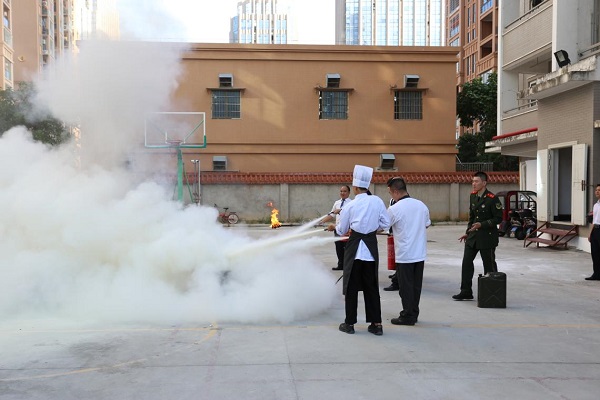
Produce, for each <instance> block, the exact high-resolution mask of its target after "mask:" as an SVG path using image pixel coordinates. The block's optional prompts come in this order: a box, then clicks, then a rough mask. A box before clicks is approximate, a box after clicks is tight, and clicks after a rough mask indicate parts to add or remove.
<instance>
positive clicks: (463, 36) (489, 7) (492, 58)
mask: <svg viewBox="0 0 600 400" xmlns="http://www.w3.org/2000/svg"><path fill="white" fill-rule="evenodd" d="M444 7H445V8H446V13H445V15H446V27H447V29H446V43H447V44H448V46H454V47H457V48H458V50H459V53H458V59H457V63H456V84H457V87H458V89H457V90H460V86H461V85H463V84H464V83H466V82H470V81H472V80H473V79H475V78H481V79H483V80H484V81H485V80H486V79H487V76H488V75H489V74H490V73H492V72H497V71H498V0H444ZM476 129H477V127H475V128H464V127H461V126H460V125H459V123H458V122H457V125H456V136H457V138H458V136H459V135H461V134H463V133H465V132H473V131H474V130H476Z"/></svg>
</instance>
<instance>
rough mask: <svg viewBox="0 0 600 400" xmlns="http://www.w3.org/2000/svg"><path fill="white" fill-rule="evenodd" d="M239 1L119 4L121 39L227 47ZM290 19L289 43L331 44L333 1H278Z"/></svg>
mask: <svg viewBox="0 0 600 400" xmlns="http://www.w3.org/2000/svg"><path fill="white" fill-rule="evenodd" d="M238 1H239V0H217V1H210V0H148V1H146V2H145V3H144V11H143V12H140V7H139V2H138V1H137V0H120V2H119V11H120V14H121V25H122V32H121V33H122V35H124V36H128V35H131V36H135V37H137V38H141V39H149V40H168V41H189V42H198V43H228V42H229V27H230V19H231V17H233V16H235V15H236V14H237V3H238ZM279 5H280V9H282V10H283V12H287V14H288V16H289V18H290V21H291V22H290V23H291V26H290V29H291V30H292V31H293V32H292V36H295V38H296V40H294V39H293V38H292V41H291V42H289V43H293V44H334V43H335V0H280V1H279Z"/></svg>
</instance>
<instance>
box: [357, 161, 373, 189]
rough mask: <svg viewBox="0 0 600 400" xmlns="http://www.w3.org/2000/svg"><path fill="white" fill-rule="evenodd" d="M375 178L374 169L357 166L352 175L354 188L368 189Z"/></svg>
mask: <svg viewBox="0 0 600 400" xmlns="http://www.w3.org/2000/svg"><path fill="white" fill-rule="evenodd" d="M372 177H373V168H371V167H365V166H364V165H355V166H354V173H353V174H352V186H356V187H360V188H365V189H368V188H369V185H370V184H371V178H372Z"/></svg>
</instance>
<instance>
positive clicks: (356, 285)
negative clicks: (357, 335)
mask: <svg viewBox="0 0 600 400" xmlns="http://www.w3.org/2000/svg"><path fill="white" fill-rule="evenodd" d="M376 276H377V266H376V264H375V261H363V260H354V264H352V272H351V273H350V279H349V281H348V288H347V289H346V296H345V303H346V320H345V321H344V322H346V323H347V324H349V325H354V324H355V323H356V317H357V310H358V292H359V291H360V290H362V291H363V295H364V298H365V314H366V319H367V322H373V323H377V324H378V323H381V300H380V298H379V286H378V285H376V284H375V283H376V282H377V279H376V278H375V277H376Z"/></svg>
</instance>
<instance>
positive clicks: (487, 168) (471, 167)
mask: <svg viewBox="0 0 600 400" xmlns="http://www.w3.org/2000/svg"><path fill="white" fill-rule="evenodd" d="M493 170H494V163H493V162H472V163H463V162H460V160H457V162H456V172H465V171H473V172H477V171H484V172H491V171H493Z"/></svg>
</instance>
